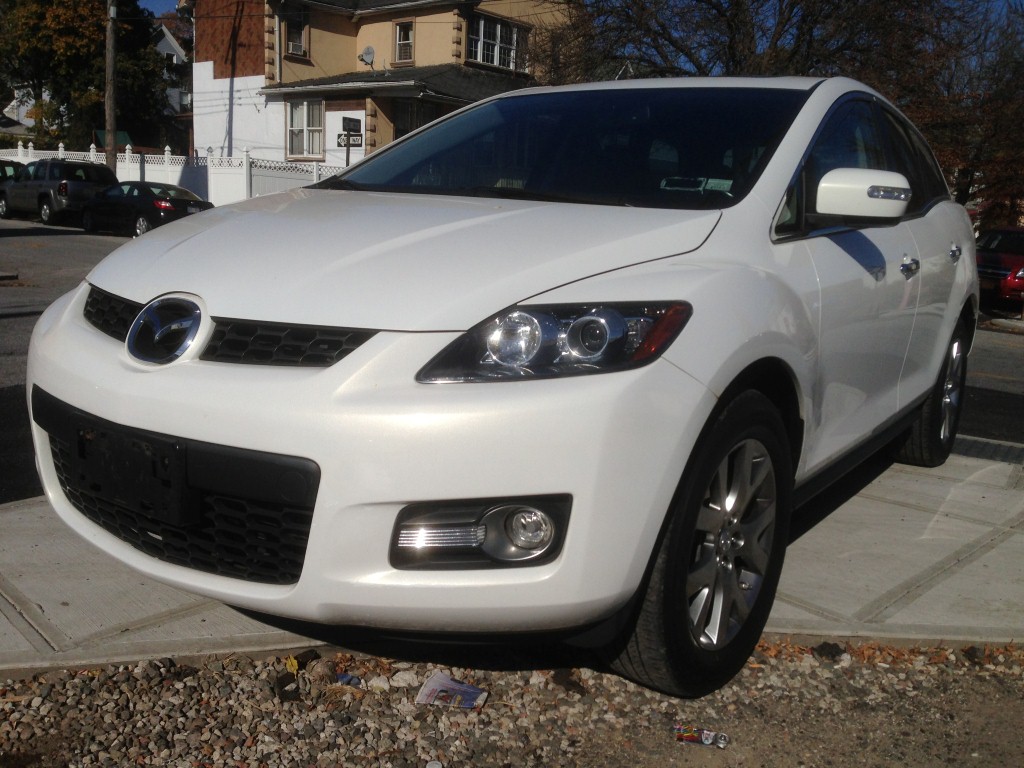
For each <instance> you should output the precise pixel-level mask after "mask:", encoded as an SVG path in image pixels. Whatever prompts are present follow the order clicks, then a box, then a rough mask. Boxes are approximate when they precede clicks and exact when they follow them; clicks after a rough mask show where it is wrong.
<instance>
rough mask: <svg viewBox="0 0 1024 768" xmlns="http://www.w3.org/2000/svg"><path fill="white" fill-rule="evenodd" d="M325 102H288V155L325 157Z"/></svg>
mask: <svg viewBox="0 0 1024 768" xmlns="http://www.w3.org/2000/svg"><path fill="white" fill-rule="evenodd" d="M323 155H324V103H323V102H322V101H290V102H288V157H323Z"/></svg>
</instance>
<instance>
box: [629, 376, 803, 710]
mask: <svg viewBox="0 0 1024 768" xmlns="http://www.w3.org/2000/svg"><path fill="white" fill-rule="evenodd" d="M792 485H793V471H792V458H791V454H790V449H789V445H788V441H787V439H786V429H785V425H784V424H783V421H782V418H781V416H780V415H779V412H778V411H777V409H776V408H775V407H774V405H773V404H772V403H771V401H769V400H768V399H767V398H766V397H764V396H763V395H762V394H760V393H758V392H754V391H748V392H744V393H742V394H740V395H739V396H737V397H736V398H734V399H733V400H732V401H730V402H729V403H728V404H727V405H726V406H725V407H724V408H722V409H720V410H719V411H718V412H717V414H716V415H715V416H714V417H713V418H712V422H711V423H710V425H709V427H707V428H706V429H705V432H704V434H703V435H702V437H701V440H700V441H699V442H698V444H697V447H696V448H695V449H694V452H693V454H692V456H691V459H690V463H689V465H688V467H687V469H686V472H685V473H684V475H683V478H682V481H681V483H680V486H679V489H678V490H677V492H676V497H675V499H674V500H673V503H672V508H671V509H670V510H669V512H668V521H667V528H666V530H665V532H664V535H663V538H662V540H661V543H660V544H659V547H658V551H657V553H656V557H655V560H654V563H653V566H652V570H651V573H650V577H649V580H648V583H647V587H646V591H645V593H644V595H643V598H642V601H641V603H640V606H639V609H638V614H637V616H636V622H635V624H634V625H633V626H632V628H631V630H630V631H629V633H628V636H627V637H626V638H625V641H624V643H622V641H620V646H619V647H618V648H616V649H614V651H613V653H614V656H613V658H612V659H611V666H612V668H613V669H614V670H615V671H617V672H619V673H620V674H622V675H623V676H625V677H628V678H630V679H632V680H634V681H636V682H638V683H640V684H641V685H644V686H647V687H649V688H653V689H656V690H659V691H663V692H665V693H668V694H671V695H674V696H684V697H696V696H703V695H705V694H707V693H710V692H712V691H714V690H716V689H718V688H720V687H721V686H723V685H724V684H725V683H727V682H728V681H729V680H730V679H731V678H732V677H733V676H735V675H736V674H737V673H738V672H739V671H740V670H741V669H742V668H743V665H744V664H745V663H746V661H747V659H748V658H749V656H750V654H751V653H752V652H753V650H754V647H755V646H756V644H757V641H758V639H759V638H760V636H761V631H762V630H763V629H764V625H765V623H766V622H767V621H768V615H769V613H770V611H771V607H772V603H773V602H774V599H775V590H776V587H777V586H778V582H779V576H780V575H781V573H782V563H783V559H784V557H785V551H786V544H787V543H788V536H789V518H790V508H791V505H792Z"/></svg>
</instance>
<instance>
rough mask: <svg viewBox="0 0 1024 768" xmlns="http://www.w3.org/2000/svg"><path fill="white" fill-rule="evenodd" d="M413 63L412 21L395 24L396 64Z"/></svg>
mask: <svg viewBox="0 0 1024 768" xmlns="http://www.w3.org/2000/svg"><path fill="white" fill-rule="evenodd" d="M411 63H412V22H411V21H400V22H398V23H397V24H395V64H411Z"/></svg>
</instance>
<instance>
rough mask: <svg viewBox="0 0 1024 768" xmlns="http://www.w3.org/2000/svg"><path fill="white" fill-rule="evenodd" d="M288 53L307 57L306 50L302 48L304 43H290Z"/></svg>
mask: <svg viewBox="0 0 1024 768" xmlns="http://www.w3.org/2000/svg"><path fill="white" fill-rule="evenodd" d="M288 53H290V54H292V55H293V56H305V55H306V49H305V48H304V47H303V46H302V43H293V42H291V41H289V42H288Z"/></svg>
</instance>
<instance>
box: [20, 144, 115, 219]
mask: <svg viewBox="0 0 1024 768" xmlns="http://www.w3.org/2000/svg"><path fill="white" fill-rule="evenodd" d="M116 183H117V176H115V175H114V172H113V171H112V170H110V169H109V168H108V167H107V166H105V165H99V164H98V163H85V162H79V161H75V160H61V159H51V160H35V161H33V162H31V163H29V164H28V165H26V166H25V167H24V168H21V169H20V170H19V171H18V173H17V174H16V175H15V177H14V179H13V180H12V181H10V182H8V183H7V184H4V185H3V187H0V218H7V217H8V216H10V215H11V214H12V213H37V212H38V214H39V218H40V219H41V220H42V222H43V223H44V224H56V223H57V221H58V220H59V219H60V218H62V217H63V216H64V215H65V214H67V213H71V212H74V213H77V212H79V211H81V210H82V206H84V205H85V203H86V202H87V201H89V200H91V199H92V198H93V196H94V195H95V194H96V193H97V192H98V191H99V190H101V189H103V188H104V187H108V186H110V185H111V184H116Z"/></svg>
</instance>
